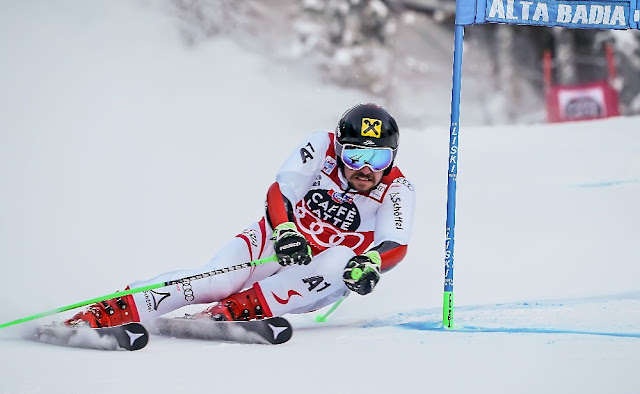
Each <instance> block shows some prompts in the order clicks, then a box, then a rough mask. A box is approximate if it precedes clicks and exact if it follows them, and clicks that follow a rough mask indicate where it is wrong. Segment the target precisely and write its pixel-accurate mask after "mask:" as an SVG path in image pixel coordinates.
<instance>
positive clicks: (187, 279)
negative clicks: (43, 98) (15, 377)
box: [0, 255, 278, 328]
mask: <svg viewBox="0 0 640 394" xmlns="http://www.w3.org/2000/svg"><path fill="white" fill-rule="evenodd" d="M272 261H278V258H277V257H276V256H275V255H273V256H270V257H265V258H263V259H259V260H254V261H249V262H248V263H242V264H236V265H233V266H231V267H225V268H220V269H217V270H213V271H209V272H204V273H202V274H197V275H192V276H187V277H184V278H181V279H176V280H171V281H168V282H161V283H156V284H152V285H147V286H142V287H136V288H134V289H129V290H123V291H117V292H115V293H111V294H107V295H104V296H102V297H98V298H92V299H90V300H86V301H81V302H77V303H75V304H71V305H67V306H63V307H61V308H56V309H52V310H50V311H46V312H42V313H38V314H35V315H31V316H27V317H23V318H22V319H18V320H14V321H10V322H8V323H4V324H0V328H5V327H9V326H13V325H16V324H20V323H24V322H28V321H30V320H35V319H39V318H41V317H45V316H50V315H53V314H56V313H60V312H65V311H68V310H71V309H75V308H79V307H81V306H85V305H89V304H94V303H96V302H100V301H105V300H110V299H112V298H116V297H124V296H126V295H129V294H134V293H140V292H143V291H148V290H153V289H158V288H160V287H166V286H171V285H175V284H178V283H184V282H191V281H194V280H198V279H202V278H208V277H210V276H215V275H220V274H224V273H227V272H231V271H237V270H240V269H243V268H249V267H254V266H256V265H260V264H264V263H269V262H272Z"/></svg>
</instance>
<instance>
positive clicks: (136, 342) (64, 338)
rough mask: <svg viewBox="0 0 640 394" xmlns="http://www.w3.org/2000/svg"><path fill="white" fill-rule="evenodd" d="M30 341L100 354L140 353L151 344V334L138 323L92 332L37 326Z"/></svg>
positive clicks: (87, 328)
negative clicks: (102, 352) (109, 351)
mask: <svg viewBox="0 0 640 394" xmlns="http://www.w3.org/2000/svg"><path fill="white" fill-rule="evenodd" d="M28 339H31V340H34V341H36V342H42V343H48V344H52V345H58V346H70V347H79V348H85V349H98V350H140V349H142V348H143V347H145V346H146V345H147V343H148V342H149V333H148V332H147V330H146V329H145V328H144V326H143V325H141V324H139V323H128V324H124V325H122V326H116V327H105V328H91V327H88V326H85V325H81V326H73V327H70V326H66V325H64V324H60V323H58V324H52V325H46V326H38V327H36V328H35V329H34V330H33V332H32V333H31V334H30V336H29V337H28Z"/></svg>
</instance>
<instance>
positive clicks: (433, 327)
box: [396, 322, 640, 338]
mask: <svg viewBox="0 0 640 394" xmlns="http://www.w3.org/2000/svg"><path fill="white" fill-rule="evenodd" d="M396 326H397V327H400V328H405V329H408V330H420V331H453V332H502V333H527V334H576V335H603V336H610V337H625V338H640V333H628V332H602V331H579V330H560V329H555V328H532V327H510V328H507V327H476V326H463V327H456V328H454V329H452V330H451V329H444V328H443V327H442V323H441V322H438V323H429V322H409V323H401V324H396Z"/></svg>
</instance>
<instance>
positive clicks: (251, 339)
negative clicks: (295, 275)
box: [150, 315, 293, 345]
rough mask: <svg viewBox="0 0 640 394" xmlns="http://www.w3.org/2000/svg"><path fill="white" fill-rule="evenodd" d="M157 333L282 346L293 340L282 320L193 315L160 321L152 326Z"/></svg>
mask: <svg viewBox="0 0 640 394" xmlns="http://www.w3.org/2000/svg"><path fill="white" fill-rule="evenodd" d="M150 330H151V332H152V333H154V334H158V335H163V336H171V337H176V338H189V339H204V340H213V341H227V342H236V343H256V344H272V345H279V344H281V343H285V342H287V341H288V340H289V339H291V335H292V334H293V328H292V327H291V324H290V323H289V321H287V320H286V319H285V318H282V317H271V318H267V319H264V320H250V321H216V320H211V319H207V318H197V317H195V316H193V315H185V317H174V318H162V317H161V318H158V319H156V320H154V321H153V322H152V323H151V325H150Z"/></svg>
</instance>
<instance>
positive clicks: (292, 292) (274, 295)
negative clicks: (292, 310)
mask: <svg viewBox="0 0 640 394" xmlns="http://www.w3.org/2000/svg"><path fill="white" fill-rule="evenodd" d="M271 295H272V296H273V298H275V299H276V301H278V302H279V303H281V304H282V305H286V304H288V303H289V301H291V297H293V296H298V297H302V295H301V294H300V293H298V292H297V291H295V290H289V292H288V293H287V299H282V298H280V297H278V296H277V295H276V293H274V292H273V291H272V292H271Z"/></svg>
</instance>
